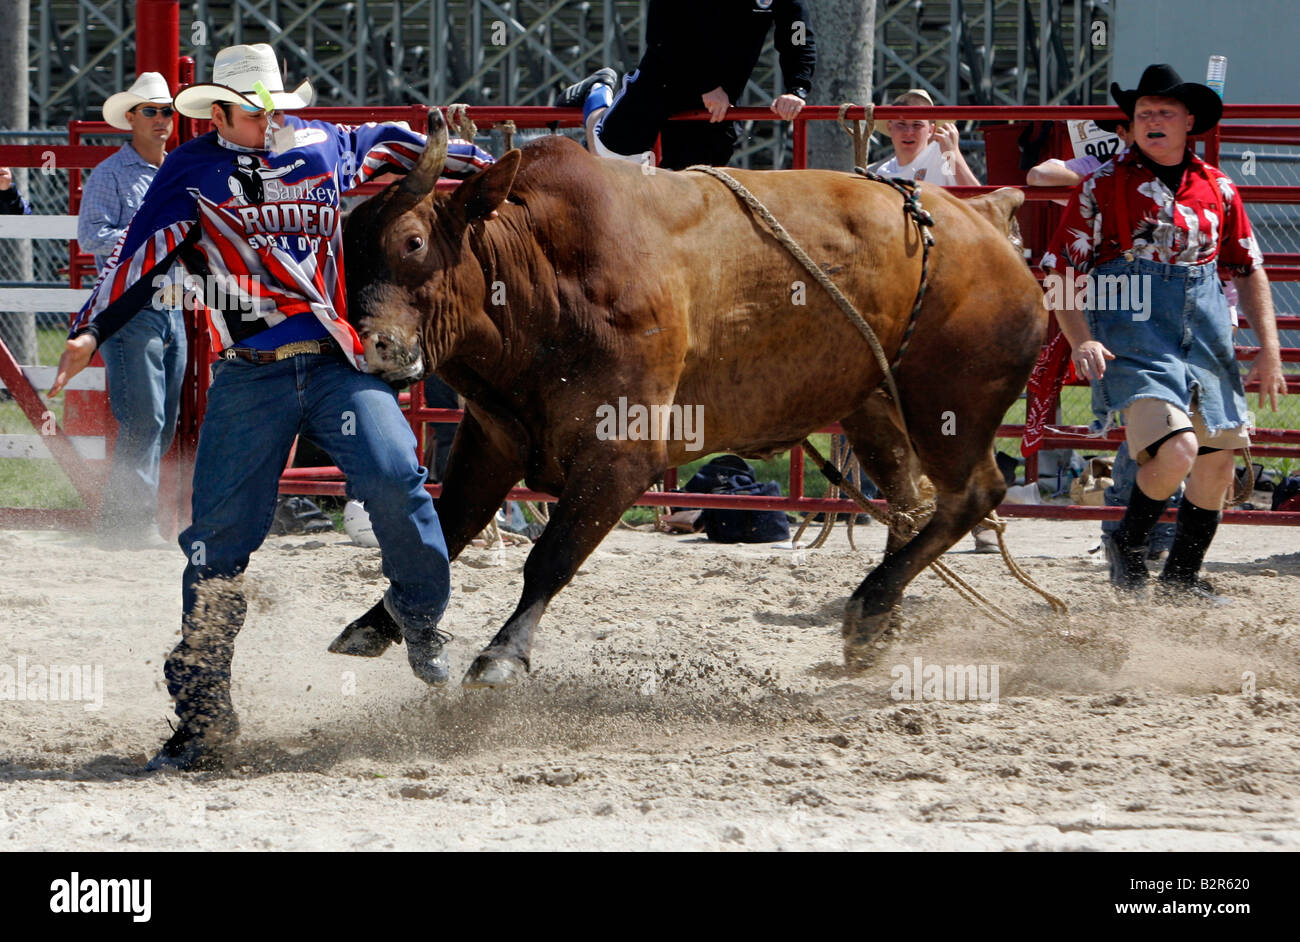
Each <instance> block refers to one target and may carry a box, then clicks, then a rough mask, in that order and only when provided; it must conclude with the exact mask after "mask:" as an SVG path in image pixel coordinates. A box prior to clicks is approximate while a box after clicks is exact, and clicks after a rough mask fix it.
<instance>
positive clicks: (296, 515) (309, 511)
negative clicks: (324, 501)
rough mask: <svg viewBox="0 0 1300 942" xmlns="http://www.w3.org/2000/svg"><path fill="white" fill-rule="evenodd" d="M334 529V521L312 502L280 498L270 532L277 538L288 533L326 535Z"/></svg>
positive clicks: (295, 498) (299, 498)
mask: <svg viewBox="0 0 1300 942" xmlns="http://www.w3.org/2000/svg"><path fill="white" fill-rule="evenodd" d="M333 529H334V521H333V520H331V519H330V518H329V515H328V514H326V513H325V512H324V511H323V510H321V509H320V508H319V507H317V506H316V504H315V503H314V502H313V501H310V500H308V499H307V498H306V497H282V498H280V502H279V503H278V504H276V506H275V517H274V518H273V519H272V520H271V532H272V533H274V534H276V535H277V536H283V535H284V534H289V533H327V532H330V531H332V530H333Z"/></svg>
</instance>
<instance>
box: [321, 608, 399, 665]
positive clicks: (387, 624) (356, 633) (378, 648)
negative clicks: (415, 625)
mask: <svg viewBox="0 0 1300 942" xmlns="http://www.w3.org/2000/svg"><path fill="white" fill-rule="evenodd" d="M401 643H402V628H401V626H400V625H398V624H397V621H396V620H395V619H394V618H393V616H392V615H390V614H388V609H387V608H386V607H385V606H384V601H383V599H380V600H379V601H378V602H376V603H375V604H374V606H373V607H372V608H371V609H370V611H368V612H366V613H365V614H364V615H362V616H361V617H360V618H358V619H356V620H355V621H353V622H351V623H350V624H349V625H348V626H347V627H346V628H344V629H343V631H342V632H340V633H339V636H338V637H337V638H335V639H334V640H333V641H331V642H330V646H329V650H330V652H331V653H333V654H350V655H352V656H353V657H379V656H380V655H382V654H383V653H384V652H385V651H387V650H388V646H389V645H392V644H401Z"/></svg>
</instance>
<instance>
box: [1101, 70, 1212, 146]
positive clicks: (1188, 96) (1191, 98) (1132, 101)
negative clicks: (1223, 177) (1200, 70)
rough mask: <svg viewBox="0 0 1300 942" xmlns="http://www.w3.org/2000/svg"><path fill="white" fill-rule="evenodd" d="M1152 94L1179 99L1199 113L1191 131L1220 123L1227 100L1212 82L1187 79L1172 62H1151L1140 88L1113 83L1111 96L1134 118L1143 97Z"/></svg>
mask: <svg viewBox="0 0 1300 942" xmlns="http://www.w3.org/2000/svg"><path fill="white" fill-rule="evenodd" d="M1148 95H1153V96H1157V97H1160V98H1175V99H1177V100H1178V101H1181V102H1182V103H1183V104H1184V105H1186V106H1187V110H1188V111H1190V112H1191V113H1192V114H1194V115H1195V116H1196V121H1195V123H1194V124H1193V125H1192V130H1191V131H1190V132H1188V133H1190V134H1204V133H1205V132H1206V131H1208V130H1210V128H1212V127H1214V126H1215V125H1216V124H1218V123H1219V118H1220V117H1222V116H1223V99H1221V98H1220V97H1219V96H1218V94H1217V93H1215V91H1214V89H1212V88H1210V87H1209V86H1208V85H1201V84H1199V83H1197V82H1184V81H1183V79H1182V76H1180V75H1179V74H1178V73H1177V72H1175V71H1174V67H1173V66H1172V65H1164V64H1161V65H1149V66H1147V69H1146V71H1145V72H1143V73H1142V80H1141V81H1140V82H1138V87H1137V88H1133V89H1129V90H1128V91H1125V90H1124V89H1122V88H1120V87H1119V82H1111V83H1110V97H1111V98H1114V99H1115V104H1117V105H1119V107H1120V110H1121V111H1123V112H1124V113H1125V114H1126V115H1128V116H1129V117H1130V118H1132V117H1133V109H1134V108H1135V107H1136V105H1137V100H1138V99H1139V98H1145V97H1147V96H1148Z"/></svg>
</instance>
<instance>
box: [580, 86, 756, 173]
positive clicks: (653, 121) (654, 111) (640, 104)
mask: <svg viewBox="0 0 1300 942" xmlns="http://www.w3.org/2000/svg"><path fill="white" fill-rule="evenodd" d="M703 107H704V104H703V102H702V101H701V100H700V96H699V94H697V93H696V92H693V91H689V90H686V89H681V88H674V87H673V86H672V85H671V84H670V83H669V82H668V81H667V80H665V79H663V78H660V77H658V76H656V75H654V74H653V73H645V72H643V71H642V70H641V69H637V70H636V71H635V72H633V73H632V74H631V75H628V76H626V77H625V78H624V79H623V87H622V89H620V90H619V92H618V94H617V95H615V96H614V102H613V104H611V105H610V106H609V110H608V111H606V112H605V114H604V116H603V117H602V118H601V120H600V122H599V124H598V125H597V126H596V135H597V136H598V137H599V138H600V142H601V143H602V144H604V145H605V146H606V147H608V148H609V149H610V150H612V151H613V152H614V153H616V154H622V155H625V156H629V157H630V156H632V155H633V154H639V153H642V152H643V151H647V150H650V149H651V148H653V147H654V143H655V138H656V137H661V146H662V149H663V159H662V160H661V161H660V163H659V166H661V167H664V168H666V169H668V170H681V169H683V168H685V167H689V166H691V165H692V164H711V165H713V166H717V167H721V166H725V165H726V164H727V162H728V161H730V160H731V154H732V151H734V150H735V148H736V143H737V142H738V141H739V139H740V133H739V131H737V129H736V122H735V121H722V122H720V123H718V124H710V123H709V122H707V121H669V120H668V117H669V116H670V115H674V114H678V113H679V112H682V111H695V110H698V109H700V108H703Z"/></svg>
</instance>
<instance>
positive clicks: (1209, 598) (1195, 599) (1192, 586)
mask: <svg viewBox="0 0 1300 942" xmlns="http://www.w3.org/2000/svg"><path fill="white" fill-rule="evenodd" d="M1156 597H1157V598H1158V599H1160V600H1161V601H1164V602H1172V603H1173V604H1175V605H1178V604H1183V605H1186V604H1198V605H1210V606H1214V607H1222V606H1224V605H1232V604H1233V601H1232V599H1230V598H1228V597H1227V596H1226V595H1220V594H1219V593H1218V592H1216V591H1215V590H1214V586H1212V585H1211V584H1210V583H1208V582H1206V581H1205V580H1204V579H1195V580H1193V581H1191V582H1187V581H1185V580H1182V579H1166V578H1165V577H1164V576H1161V577H1160V578H1159V579H1157V580H1156Z"/></svg>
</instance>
